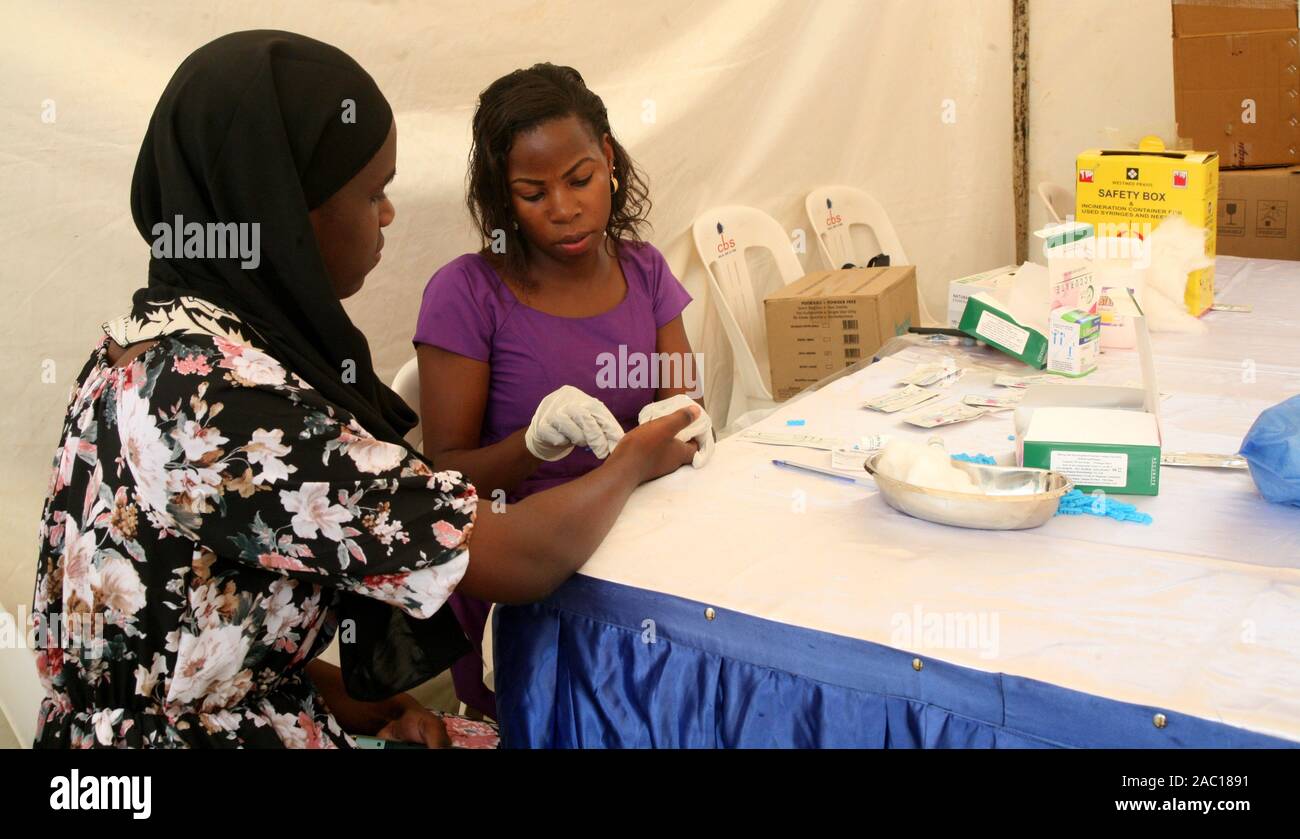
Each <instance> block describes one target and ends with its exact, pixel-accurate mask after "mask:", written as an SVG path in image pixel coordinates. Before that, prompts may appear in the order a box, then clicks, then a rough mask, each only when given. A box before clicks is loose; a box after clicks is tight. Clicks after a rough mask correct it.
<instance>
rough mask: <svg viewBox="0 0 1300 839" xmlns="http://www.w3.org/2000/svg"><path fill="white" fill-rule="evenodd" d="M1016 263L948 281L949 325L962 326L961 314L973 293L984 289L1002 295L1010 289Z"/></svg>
mask: <svg viewBox="0 0 1300 839" xmlns="http://www.w3.org/2000/svg"><path fill="white" fill-rule="evenodd" d="M1016 268H1017V266H1015V265H1003V266H1002V267H1001V268H994V269H993V270H991V271H981V272H980V273H978V274H971V275H970V276H969V277H962V278H960V279H956V280H952V281H951V282H949V283H948V325H949V326H950V327H952V328H953V329H957V328H959V327H960V326H961V316H962V314H963V313H964V312H965V311H966V302H967V301H968V300H970V296H971V295H972V294H976V293H978V292H981V291H984V292H989V293H990V294H992V295H993V296H994V297H1000V296H1001V292H1002V291H1003V290H1010V287H1011V283H1012V281H1013V280H1014V278H1015V276H1016Z"/></svg>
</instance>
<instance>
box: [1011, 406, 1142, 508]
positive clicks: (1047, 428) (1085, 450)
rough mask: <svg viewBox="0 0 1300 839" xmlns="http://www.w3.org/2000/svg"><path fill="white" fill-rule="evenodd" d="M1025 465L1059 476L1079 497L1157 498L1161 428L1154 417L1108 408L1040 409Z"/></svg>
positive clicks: (1029, 438) (1027, 439)
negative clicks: (1094, 493)
mask: <svg viewBox="0 0 1300 839" xmlns="http://www.w3.org/2000/svg"><path fill="white" fill-rule="evenodd" d="M1024 465H1025V466H1032V467H1036V468H1039V469H1051V470H1052V471H1053V472H1060V473H1061V474H1062V475H1065V476H1066V477H1067V478H1069V479H1070V480H1071V481H1074V485H1075V486H1076V487H1078V488H1079V489H1081V490H1083V491H1084V492H1091V491H1093V490H1095V489H1100V490H1104V491H1105V492H1113V493H1115V494H1117V495H1156V494H1158V493H1159V492H1160V425H1159V422H1158V421H1157V420H1156V417H1155V415H1154V414H1148V413H1146V412H1145V411H1124V410H1115V409H1113V408H1039V409H1038V410H1037V411H1035V412H1034V418H1033V419H1032V420H1031V421H1030V423H1029V430H1028V431H1027V433H1026V434H1025V441H1024Z"/></svg>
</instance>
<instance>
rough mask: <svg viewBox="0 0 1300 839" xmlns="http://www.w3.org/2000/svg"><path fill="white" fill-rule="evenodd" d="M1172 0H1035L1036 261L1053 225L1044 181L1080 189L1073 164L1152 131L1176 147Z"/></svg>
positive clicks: (1032, 150) (1032, 142) (1032, 187)
mask: <svg viewBox="0 0 1300 839" xmlns="http://www.w3.org/2000/svg"><path fill="white" fill-rule="evenodd" d="M1171 9H1172V4H1171V3H1170V2H1169V0H1088V1H1087V2H1085V3H1076V2H1071V0H1030V2H1029V178H1028V185H1029V193H1030V195H1029V230H1028V232H1027V239H1028V242H1029V258H1030V259H1032V260H1034V261H1037V262H1043V261H1044V257H1043V254H1042V250H1041V247H1037V246H1039V245H1041V242H1039V240H1037V239H1036V238H1035V237H1034V235H1033V231H1034V230H1038V229H1040V228H1041V227H1042V226H1043V225H1045V224H1047V223H1048V221H1049V217H1048V215H1047V209H1046V208H1045V207H1044V206H1043V203H1042V201H1041V200H1039V198H1038V184H1039V183H1040V182H1042V181H1051V182H1053V183H1056V184H1060V185H1061V186H1063V187H1065V188H1066V189H1068V190H1070V192H1071V194H1073V192H1074V160H1075V157H1076V156H1077V155H1078V154H1079V152H1081V151H1084V150H1086V149H1095V148H1132V147H1135V146H1137V143H1138V140H1141V139H1142V138H1143V137H1145V136H1146V135H1148V134H1154V135H1156V136H1157V137H1160V138H1161V139H1163V140H1164V141H1165V144H1166V145H1168V146H1170V147H1172V146H1173V144H1174V141H1175V140H1176V135H1177V126H1176V123H1175V122H1174V55H1173V40H1172V32H1173V15H1172V12H1171Z"/></svg>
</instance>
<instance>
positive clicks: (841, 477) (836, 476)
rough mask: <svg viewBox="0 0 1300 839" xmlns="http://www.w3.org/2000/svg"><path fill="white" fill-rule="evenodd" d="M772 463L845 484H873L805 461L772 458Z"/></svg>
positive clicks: (866, 485) (864, 485)
mask: <svg viewBox="0 0 1300 839" xmlns="http://www.w3.org/2000/svg"><path fill="white" fill-rule="evenodd" d="M772 465H773V466H780V467H781V468H782V469H793V470H795V471H796V472H811V473H812V474H814V475H821V476H822V477H823V478H830V479H831V480H835V481H840V482H842V483H846V484H856V485H858V486H862V487H870V486H874V484H869V483H867V482H866V481H859V480H858V479H857V478H855V477H853V476H852V475H845V474H842V473H840V472H833V471H831V470H830V469H823V468H821V467H820V466H809V465H808V464H806V463H792V462H791V461H789V460H773V461H772Z"/></svg>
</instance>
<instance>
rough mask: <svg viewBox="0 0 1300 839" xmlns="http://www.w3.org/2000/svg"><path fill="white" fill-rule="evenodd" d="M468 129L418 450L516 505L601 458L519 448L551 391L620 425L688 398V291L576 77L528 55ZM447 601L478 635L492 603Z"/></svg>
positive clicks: (596, 102) (425, 329)
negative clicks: (467, 247)
mask: <svg viewBox="0 0 1300 839" xmlns="http://www.w3.org/2000/svg"><path fill="white" fill-rule="evenodd" d="M473 135H474V137H473V148H472V150H471V152H470V171H469V178H468V192H469V195H468V204H469V209H470V213H471V215H472V216H473V218H474V221H475V223H476V224H477V226H478V229H479V233H480V236H481V238H482V242H483V248H482V250H480V251H479V252H478V253H471V254H465V255H464V256H461V257H458V258H457V259H455V260H453V261H452V262H450V263H448V264H447V265H445V266H444V267H443V268H441V269H440V270H439V271H438V272H437V273H436V274H434V275H433V278H432V279H430V280H429V284H428V286H427V287H426V288H425V291H424V301H423V304H422V305H421V307H420V317H419V322H418V325H417V327H416V331H415V344H416V350H417V356H418V358H419V364H420V384H421V394H422V395H421V405H420V409H421V411H420V412H421V416H422V421H423V428H424V450H425V454H426V455H428V456H429V457H430V458H432V459H433V461H434V463H435V465H436V467H437V468H438V469H458V470H460V471H461V472H463V473H465V474H466V475H468V476H470V477H471V479H472V480H473V481H474V483H475V485H476V486H477V487H478V488H479V493H480V494H481V495H482V496H483V497H485V498H492V499H494V500H509V501H514V500H516V499H519V498H523V497H525V496H527V495H529V494H531V493H534V492H537V491H539V490H542V489H546V488H548V487H551V486H555V485H557V484H561V483H564V482H566V481H569V480H572V479H574V478H577V477H579V476H581V475H583V474H586V473H587V472H589V471H590V470H592V469H593V468H595V467H596V466H597V465H598V464H599V462H600V461H599V459H598V458H597V455H596V454H594V453H593V452H592V451H591V450H588V449H586V448H582V447H578V448H575V449H573V451H572V452H571V453H570V454H568V456H566V457H563V458H561V459H559V460H554V461H550V462H547V461H544V460H542V459H541V458H539V457H538V456H536V455H535V454H534V453H533V452H532V451H530V447H529V446H528V445H526V444H525V435H526V432H527V430H528V428H529V423H530V420H531V419H532V417H533V415H534V412H535V411H537V409H538V405H539V403H541V401H542V399H543V397H546V396H547V394H550V393H552V392H554V391H555V390H556V389H558V388H561V387H563V386H565V385H569V386H571V387H574V388H577V389H579V390H581V391H583V392H584V393H586V394H588V395H589V396H591V397H595V398H596V399H599V400H600V401H601V402H603V403H604V404H605V406H606V407H608V409H609V412H610V413H612V414H613V416H614V417H615V418H616V419H617V421H618V423H619V424H620V425H621V426H622V427H623V428H624V429H630V428H632V427H634V426H635V425H636V424H637V415H638V413H639V412H640V411H641V409H642V408H644V407H646V406H647V405H649V404H650V403H651V402H655V401H658V400H662V399H667V398H669V397H671V396H674V395H676V394H679V393H686V394H689V395H691V396H693V397H694V396H698V394H699V392H700V389H699V381H698V378H697V377H698V372H699V371H698V370H697V369H696V366H695V364H694V356H693V355H692V353H691V347H690V343H689V341H688V340H687V338H686V330H685V328H684V327H683V325H682V318H681V312H682V310H683V309H684V308H685V307H686V304H687V303H689V302H690V300H691V298H690V295H688V294H687V293H686V290H685V289H684V288H682V285H681V283H679V282H678V281H677V278H676V277H674V276H673V274H672V272H671V271H670V270H669V268H668V265H667V263H665V261H664V258H663V255H662V254H660V253H659V251H658V250H656V249H655V248H654V247H652V246H651V245H649V244H646V243H643V242H642V241H641V239H640V236H639V232H640V228H641V226H642V225H643V224H644V223H645V217H646V214H647V212H648V211H649V207H650V201H649V197H648V195H647V191H646V186H645V182H644V180H643V179H642V177H641V175H640V173H639V172H638V171H637V169H636V167H635V166H634V165H633V163H632V160H631V158H630V157H629V156H628V154H627V152H626V151H625V150H624V149H623V147H622V146H621V145H619V143H618V141H617V140H615V139H614V137H613V133H612V131H611V129H610V126H609V118H608V116H607V114H606V111H605V106H604V103H603V102H601V100H600V97H598V96H596V94H594V93H592V92H591V91H590V90H588V89H587V87H586V85H585V83H584V82H583V80H582V77H581V76H580V75H579V74H578V72H577V71H576V70H574V69H572V68H569V67H557V66H555V65H552V64H538V65H536V66H534V67H531V68H529V69H527V70H516V71H515V72H513V73H510V74H509V75H507V76H504V77H502V78H500V79H498V80H497V81H495V82H493V83H492V84H491V85H490V86H489V87H488V88H487V89H486V90H485V91H483V93H482V95H481V96H480V97H479V104H478V109H477V111H476V112H475V114H474V123H473ZM665 359H667V361H666V363H663V362H664V360H665ZM593 448H600V447H598V446H593ZM602 453H603V452H602ZM452 605H453V608H454V609H455V610H456V612H457V615H458V617H460V618H461V623H462V626H463V627H464V628H465V630H466V632H467V633H468V634H469V636H470V638H471V640H472V641H476V642H479V641H481V638H482V631H483V624H484V621H485V619H486V615H487V611H488V605H487V604H484V603H481V602H478V601H472V600H470V599H469V598H454V599H453V601H452ZM481 667H482V661H481V659H480V658H479V657H478V656H477V654H471V655H469V656H466V658H465V659H462V661H461V662H460V663H459V664H458V665H457V666H456V667H455V668H453V671H452V672H453V677H454V678H455V681H456V689H457V694H458V695H459V696H460V698H461V700H462V701H464V702H466V703H467V704H469V705H472V706H474V707H476V708H478V709H479V710H481V711H483V712H485V713H488V714H489V715H491V716H494V717H495V703H494V702H493V697H492V695H491V693H490V692H489V691H487V689H486V688H485V687H483V686H482V683H481V678H480V677H481V672H482V671H481Z"/></svg>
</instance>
